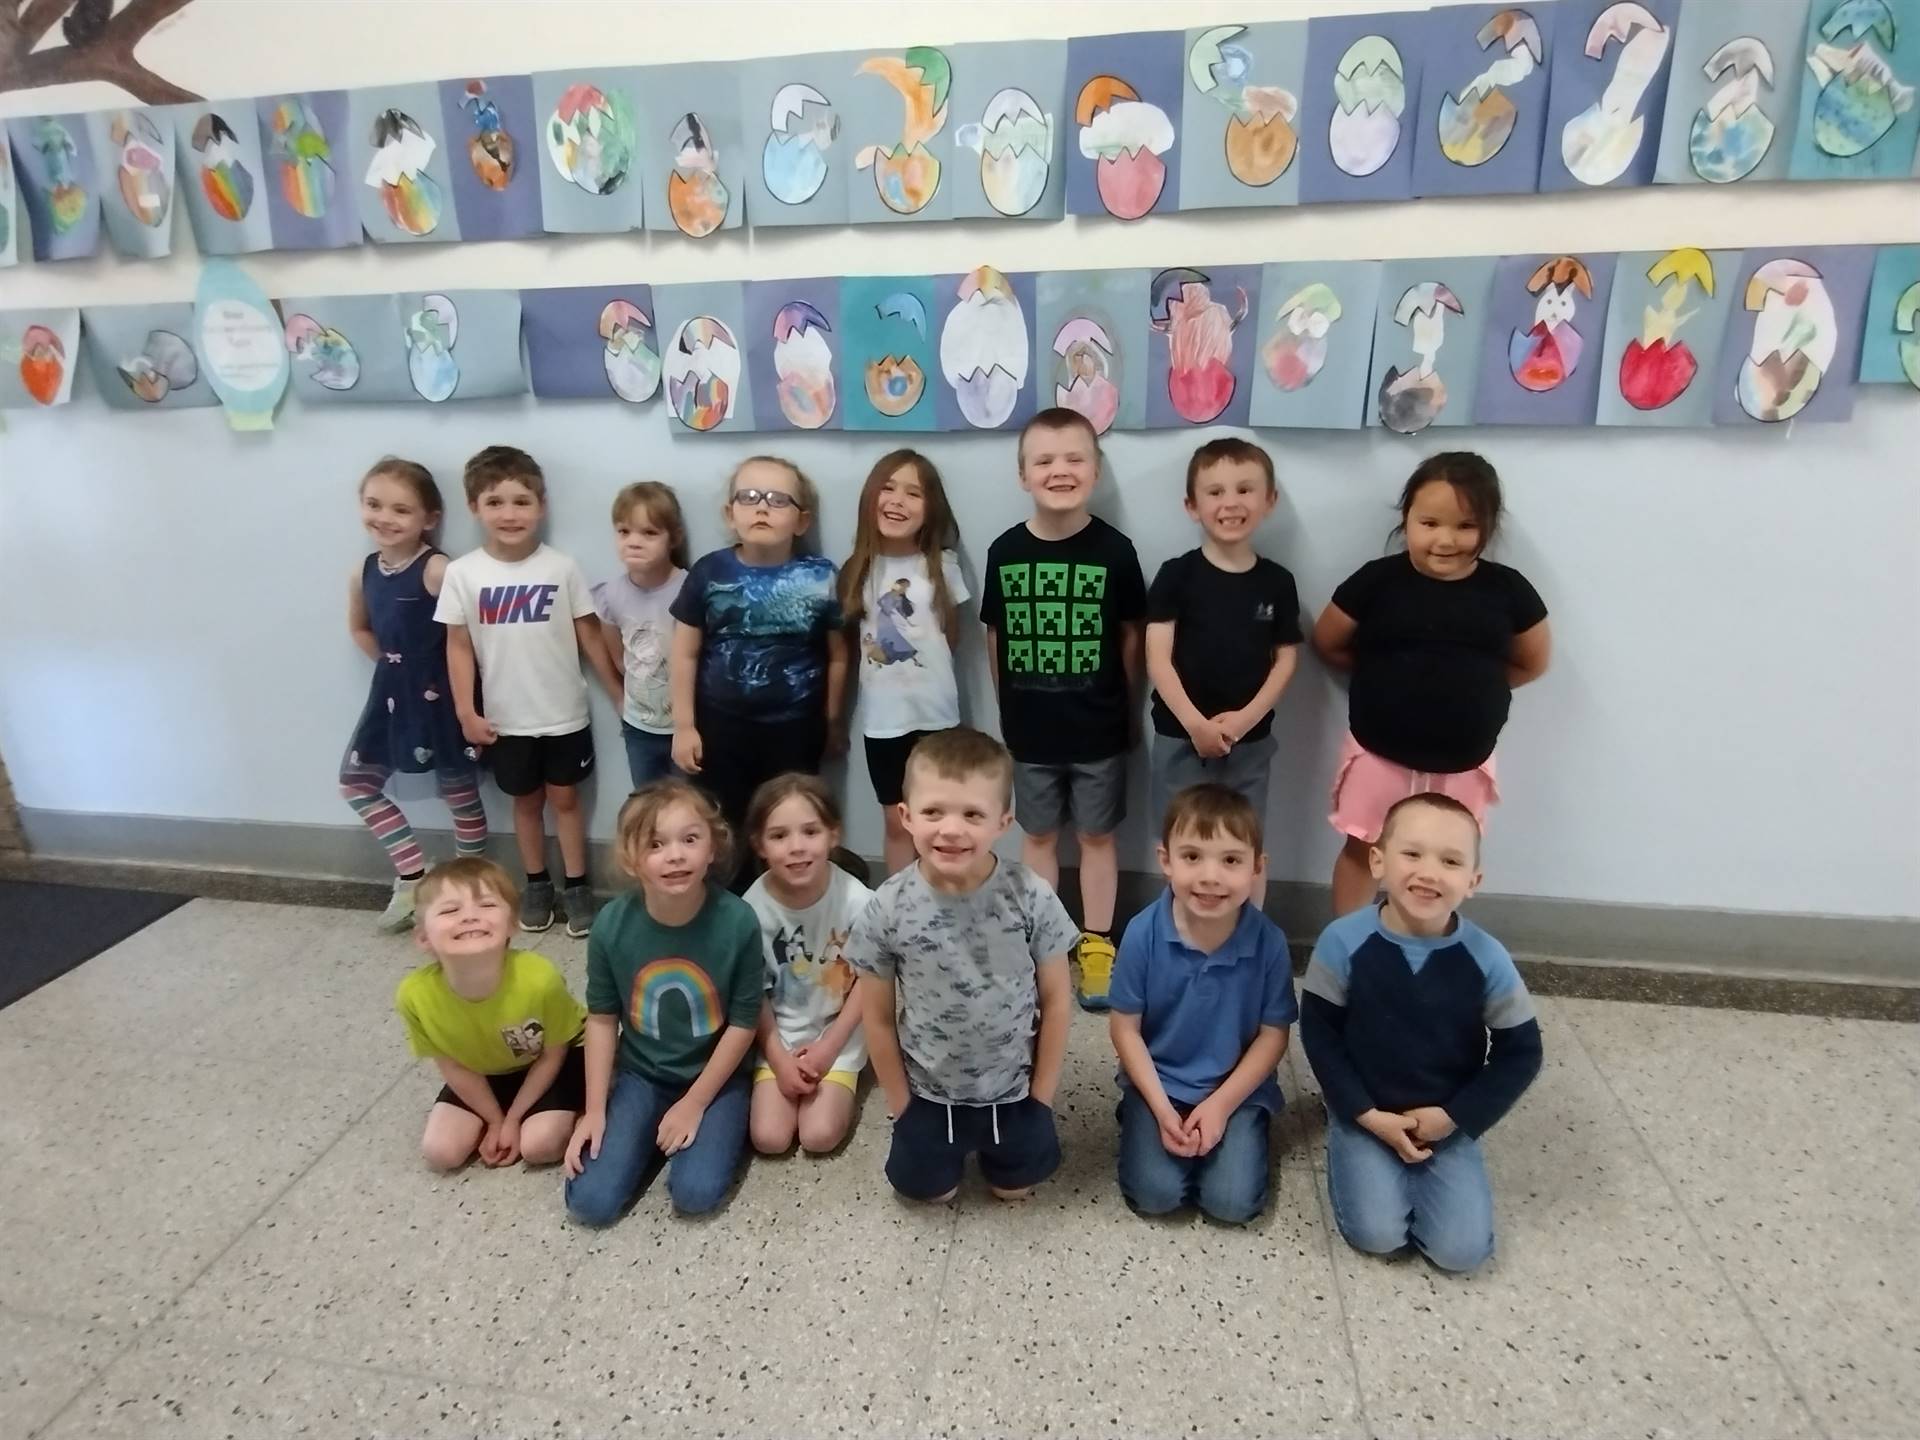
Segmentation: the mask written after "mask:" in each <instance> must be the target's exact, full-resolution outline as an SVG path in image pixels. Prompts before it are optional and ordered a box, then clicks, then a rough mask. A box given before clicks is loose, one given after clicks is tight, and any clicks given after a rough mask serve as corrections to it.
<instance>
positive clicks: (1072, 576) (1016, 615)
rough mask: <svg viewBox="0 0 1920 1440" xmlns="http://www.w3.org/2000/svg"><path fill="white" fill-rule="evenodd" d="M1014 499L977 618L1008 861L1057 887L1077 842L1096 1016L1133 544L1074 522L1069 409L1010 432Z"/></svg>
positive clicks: (1136, 624)
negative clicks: (1027, 513) (1013, 843)
mask: <svg viewBox="0 0 1920 1440" xmlns="http://www.w3.org/2000/svg"><path fill="white" fill-rule="evenodd" d="M1019 464H1020V488H1021V489H1022V490H1025V491H1026V492H1027V493H1028V494H1029V495H1031V496H1032V497H1033V518H1031V519H1030V520H1028V521H1027V522H1026V523H1024V524H1021V525H1016V526H1014V527H1013V528H1012V529H1011V530H1008V531H1007V532H1006V533H1005V534H1003V535H1002V536H1000V538H999V539H997V540H995V541H994V542H993V545H992V547H991V548H990V549H989V550H988V551H987V568H986V574H985V577H984V579H983V583H982V587H981V588H982V594H981V598H980V619H981V621H982V623H984V624H985V625H986V627H987V654H988V655H989V657H991V660H992V664H993V679H994V688H995V689H996V691H997V692H998V694H999V697H1000V734H1001V736H1002V738H1003V739H1004V740H1005V741H1006V744H1007V748H1008V749H1009V750H1011V751H1012V752H1013V758H1014V773H1013V791H1014V811H1015V814H1016V816H1017V818H1018V819H1019V822H1020V828H1021V829H1022V830H1023V831H1025V832H1026V842H1025V844H1024V846H1023V847H1022V849H1021V856H1020V858H1021V859H1022V860H1023V861H1025V862H1026V864H1027V866H1028V867H1029V868H1030V869H1032V870H1034V871H1035V872H1036V873H1038V874H1039V875H1040V877H1041V878H1042V879H1044V880H1045V881H1046V882H1047V883H1048V884H1049V885H1052V886H1056V887H1057V886H1058V885H1059V883H1060V856H1059V843H1060V830H1061V828H1062V827H1063V826H1064V825H1065V824H1066V823H1067V821H1068V820H1069V819H1071V820H1072V822H1073V828H1074V831H1075V833H1076V834H1077V835H1078V837H1079V841H1080V925H1081V935H1080V939H1079V941H1078V942H1077V943H1076V944H1075V945H1074V947H1073V958H1074V961H1075V962H1076V964H1077V966H1078V969H1079V975H1080V1003H1081V1005H1083V1006H1084V1007H1086V1008H1087V1009H1089V1010H1103V1009H1105V1008H1106V1003H1107V983H1108V981H1109V980H1110V979H1111V978H1112V975H1113V954H1114V949H1113V939H1112V932H1113V919H1114V916H1113V907H1114V892H1115V890H1116V889H1117V888H1118V885H1119V880H1120V864H1119V857H1118V855H1117V853H1116V851H1115V848H1114V837H1113V832H1114V831H1115V830H1116V829H1118V828H1119V825H1120V822H1121V820H1122V819H1124V818H1125V816H1126V813H1127V751H1129V750H1130V749H1132V748H1133V726H1134V716H1135V706H1136V704H1137V701H1136V699H1135V697H1136V696H1137V694H1138V693H1139V692H1138V689H1137V686H1138V683H1139V679H1140V628H1141V617H1142V615H1143V613H1144V612H1145V608H1146V586H1145V584H1144V583H1143V581H1142V580H1141V576H1140V560H1139V557H1138V556H1136V555H1135V554H1134V550H1133V543H1132V542H1131V541H1130V540H1128V539H1127V537H1126V536H1124V535H1122V534H1121V533H1120V532H1119V531H1118V530H1116V529H1114V528H1113V526H1111V525H1109V524H1107V523H1106V521H1104V520H1100V519H1097V518H1095V517H1094V516H1092V515H1090V514H1088V513H1087V503H1088V501H1090V500H1091V499H1092V498H1093V487H1094V483H1095V482H1096V481H1097V480H1098V479H1099V477H1100V442H1099V440H1098V439H1097V438H1096V437H1095V436H1094V433H1093V427H1092V426H1091V425H1089V424H1088V423H1087V421H1086V419H1085V418H1084V417H1083V416H1081V415H1079V414H1078V413H1076V412H1075V411H1072V410H1067V409H1061V408H1055V409H1051V410H1042V411H1041V412H1040V413H1039V414H1038V415H1035V416H1034V417H1033V419H1031V420H1029V421H1028V422H1027V424H1026V428H1025V429H1023V430H1022V431H1021V432H1020V450H1019Z"/></svg>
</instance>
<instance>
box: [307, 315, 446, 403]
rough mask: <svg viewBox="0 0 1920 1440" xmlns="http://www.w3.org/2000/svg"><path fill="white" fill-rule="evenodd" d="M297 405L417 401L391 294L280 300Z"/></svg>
mask: <svg viewBox="0 0 1920 1440" xmlns="http://www.w3.org/2000/svg"><path fill="white" fill-rule="evenodd" d="M279 306H280V319H281V323H282V327H283V330H284V333H285V336H286V347H287V355H288V358H289V360H290V362H291V366H292V382H291V384H290V385H289V387H288V388H289V390H290V391H291V392H292V394H293V396H294V397H295V398H296V399H297V400H299V401H300V403H301V404H302V405H367V404H373V405H383V404H384V405H396V404H402V403H404V402H406V401H409V400H414V399H417V398H418V395H417V393H416V392H415V390H414V388H413V381H412V380H411V379H409V378H408V375H407V359H408V345H407V336H406V330H405V327H404V325H403V323H402V321H401V319H400V301H399V297H397V296H394V295H295V296H288V297H285V298H283V299H282V300H281V301H280V302H279Z"/></svg>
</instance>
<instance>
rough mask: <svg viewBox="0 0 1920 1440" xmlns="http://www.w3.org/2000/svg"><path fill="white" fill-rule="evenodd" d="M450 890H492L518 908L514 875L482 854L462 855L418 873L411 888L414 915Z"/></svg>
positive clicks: (423, 910) (518, 888)
mask: <svg viewBox="0 0 1920 1440" xmlns="http://www.w3.org/2000/svg"><path fill="white" fill-rule="evenodd" d="M449 890H471V891H472V892H473V893H474V894H476V895H479V894H483V893H491V894H492V895H494V896H495V897H496V898H497V899H499V900H500V901H501V902H502V903H504V904H505V905H506V907H507V909H509V910H518V909H519V908H520V887H519V886H518V885H516V884H514V883H513V876H511V875H509V874H508V873H507V872H506V870H505V869H503V868H502V867H501V866H499V865H496V864H495V863H494V862H493V861H491V860H488V859H486V858H485V857H484V856H480V855H465V856H462V857H461V858H460V859H458V860H448V861H446V862H445V863H444V864H440V865H436V866H434V867H433V868H432V869H431V870H429V871H428V872H427V873H426V874H425V875H424V876H422V877H421V879H420V883H419V884H418V885H417V886H415V887H414V891H413V913H414V915H415V916H416V917H419V916H422V915H425V914H426V913H427V911H428V909H429V908H430V907H431V906H432V905H433V902H434V901H436V900H438V899H439V898H440V897H441V896H442V895H444V894H446V893H447V891H449Z"/></svg>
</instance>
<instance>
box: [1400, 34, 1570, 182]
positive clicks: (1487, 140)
mask: <svg viewBox="0 0 1920 1440" xmlns="http://www.w3.org/2000/svg"><path fill="white" fill-rule="evenodd" d="M1559 15H1560V6H1559V5H1558V4H1557V3H1555V0H1539V3H1533V4H1526V3H1521V4H1506V5H1449V6H1446V7H1445V8H1443V9H1437V10H1435V11H1433V12H1432V17H1431V21H1430V23H1429V25H1428V27H1427V51H1426V59H1425V61H1424V63H1423V66H1422V69H1421V78H1420V109H1419V120H1418V123H1417V125H1416V128H1415V134H1414V151H1413V193H1414V194H1415V195H1521V194H1527V193H1529V192H1531V191H1532V190H1533V188H1534V187H1535V186H1536V185H1537V184H1538V183H1539V179H1540V142H1541V138H1542V137H1543V136H1544V135H1545V134H1546V129H1547V82H1548V80H1549V79H1550V78H1551V67H1552V64H1553V50H1554V46H1555V44H1556V42H1557V40H1558V36H1557V35H1556V33H1555V28H1554V27H1555V24H1556V22H1557V21H1558V19H1559Z"/></svg>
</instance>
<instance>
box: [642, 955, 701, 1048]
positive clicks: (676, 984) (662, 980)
mask: <svg viewBox="0 0 1920 1440" xmlns="http://www.w3.org/2000/svg"><path fill="white" fill-rule="evenodd" d="M673 995H678V996H680V997H681V999H682V1001H683V1002H684V1003H685V1005H686V1007H687V1025H688V1028H689V1029H690V1030H691V1031H692V1033H693V1036H694V1038H695V1039H696V1040H697V1039H700V1038H701V1037H703V1036H706V1035H713V1034H716V1033H718V1031H719V1030H720V1027H721V1023H722V1022H721V1014H720V992H719V991H718V990H716V989H714V987H713V981H712V979H711V978H709V976H708V975H707V972H706V971H704V970H702V969H701V968H700V967H699V966H698V965H696V964H694V963H693V962H692V961H691V960H654V961H651V962H649V963H648V964H646V965H644V966H642V967H641V969H640V973H639V974H638V975H636V976H634V977H633V1004H632V1007H631V1008H630V1009H629V1010H628V1012H627V1023H628V1024H629V1025H633V1026H637V1027H638V1028H639V1031H640V1033H641V1034H642V1035H645V1036H647V1037H648V1038H649V1039H653V1040H659V1039H661V1038H663V1037H662V1034H661V1029H660V1021H661V1012H662V1010H663V1009H664V1007H665V1005H666V1003H667V999H668V997H669V996H673Z"/></svg>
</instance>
